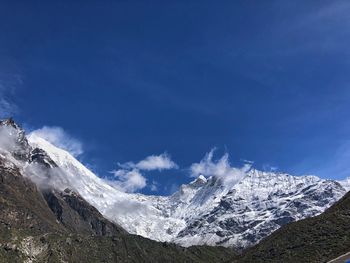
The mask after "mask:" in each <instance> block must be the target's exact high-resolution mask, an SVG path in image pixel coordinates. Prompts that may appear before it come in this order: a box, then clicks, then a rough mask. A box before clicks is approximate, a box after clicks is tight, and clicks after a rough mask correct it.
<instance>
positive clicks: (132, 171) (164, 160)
mask: <svg viewBox="0 0 350 263" xmlns="http://www.w3.org/2000/svg"><path fill="white" fill-rule="evenodd" d="M118 166H119V168H120V169H117V170H114V171H112V173H113V174H114V176H115V177H116V179H117V180H116V181H114V183H113V184H114V185H115V186H117V187H118V188H119V189H121V190H123V191H125V192H135V191H137V190H140V189H143V188H145V187H146V186H147V179H146V177H145V176H144V174H143V173H142V171H154V170H158V171H162V170H169V169H177V168H178V165H177V164H176V163H175V162H174V161H172V160H171V158H170V156H169V155H168V154H167V153H163V154H160V155H150V156H148V157H146V158H145V159H143V160H141V161H139V162H137V163H134V162H127V163H124V164H118ZM157 186H158V183H157V182H155V181H152V183H151V185H150V189H151V191H157V188H158V187H157Z"/></svg>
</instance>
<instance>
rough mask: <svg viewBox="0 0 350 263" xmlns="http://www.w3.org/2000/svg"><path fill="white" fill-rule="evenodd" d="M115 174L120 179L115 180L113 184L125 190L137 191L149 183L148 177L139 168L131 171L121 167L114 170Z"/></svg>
mask: <svg viewBox="0 0 350 263" xmlns="http://www.w3.org/2000/svg"><path fill="white" fill-rule="evenodd" d="M113 174H114V176H115V177H117V178H118V180H116V181H114V182H113V185H114V186H116V187H118V188H119V189H121V190H123V191H125V192H135V191H137V190H140V189H142V188H144V187H146V185H147V183H146V182H147V180H146V178H145V177H144V176H143V175H142V174H141V173H140V171H139V170H137V169H132V170H130V171H128V170H123V169H120V170H117V171H113Z"/></svg>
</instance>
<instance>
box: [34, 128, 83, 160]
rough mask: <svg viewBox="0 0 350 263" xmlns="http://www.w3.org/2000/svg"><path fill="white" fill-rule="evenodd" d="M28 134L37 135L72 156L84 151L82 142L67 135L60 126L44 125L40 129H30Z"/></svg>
mask: <svg viewBox="0 0 350 263" xmlns="http://www.w3.org/2000/svg"><path fill="white" fill-rule="evenodd" d="M29 136H38V137H40V138H43V139H45V140H47V141H48V142H50V143H52V144H53V145H55V146H57V147H59V148H62V149H64V150H66V151H68V152H69V153H71V154H72V155H73V156H74V157H78V156H79V155H81V154H82V153H83V152H84V151H83V144H82V143H81V142H80V141H79V140H78V139H76V138H74V137H72V136H71V135H69V134H68V133H67V132H66V131H65V130H64V129H62V128H61V127H57V126H53V127H49V126H44V127H42V128H40V129H37V130H34V131H32V132H31V133H30V134H29Z"/></svg>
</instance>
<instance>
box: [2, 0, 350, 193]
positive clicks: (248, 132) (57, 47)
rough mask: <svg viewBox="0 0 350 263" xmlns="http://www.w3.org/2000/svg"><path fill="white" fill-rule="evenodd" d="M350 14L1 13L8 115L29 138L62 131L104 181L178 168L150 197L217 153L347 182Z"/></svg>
mask: <svg viewBox="0 0 350 263" xmlns="http://www.w3.org/2000/svg"><path fill="white" fill-rule="evenodd" d="M70 2H74V3H70ZM349 12H350V3H349V2H348V1H307V3H306V1H280V0H279V1H240V2H239V1H221V2H220V3H218V2H215V1H172V3H170V2H169V1H114V2H112V1H60V3H54V1H51V3H50V1H46V3H43V1H2V2H1V4H0V32H1V37H0V38H1V41H0V96H1V101H0V110H1V113H2V115H3V116H6V115H13V116H14V117H15V118H16V120H18V122H20V123H22V124H23V125H24V126H25V127H27V128H28V129H30V130H34V129H40V128H42V127H43V126H48V127H61V128H62V129H63V130H64V134H65V136H66V137H67V134H68V135H69V136H70V137H69V138H70V139H73V140H75V142H78V144H79V147H81V152H80V155H79V158H80V159H81V160H83V161H84V162H85V163H87V164H89V165H90V166H91V167H92V169H94V170H95V171H96V172H97V173H98V174H99V175H101V176H113V174H111V173H109V171H113V170H116V169H118V163H120V164H125V163H127V162H130V161H131V162H133V163H134V165H136V164H137V163H138V162H139V161H141V160H143V159H145V158H146V157H147V156H150V155H160V154H163V153H167V154H166V156H167V157H169V158H171V160H172V161H173V162H174V163H176V165H177V169H163V170H161V171H158V170H157V169H154V170H144V171H143V172H142V174H143V176H144V177H145V178H147V186H145V187H144V188H142V189H139V190H140V191H142V192H144V193H154V192H153V191H152V190H151V186H150V185H151V182H153V181H154V182H156V184H157V191H155V192H156V193H159V194H168V193H170V192H171V191H172V190H171V189H174V188H176V186H178V185H179V184H181V183H186V182H188V181H190V180H192V179H191V178H190V176H189V175H190V172H189V169H188V168H189V167H190V166H191V164H193V163H196V162H199V161H200V160H201V159H202V158H203V157H204V155H205V154H206V153H207V152H209V151H210V150H211V149H212V148H213V147H216V148H217V151H216V156H217V158H220V157H221V155H223V154H224V153H226V152H227V153H228V154H229V156H230V161H231V163H232V165H237V166H240V165H242V163H243V161H242V160H251V161H254V166H255V167H257V168H258V169H267V170H269V169H271V168H272V167H273V168H277V169H278V170H279V171H286V172H289V173H293V174H317V175H319V176H321V177H323V178H335V179H339V178H344V177H345V176H350V168H349V164H348V163H349V161H348V160H349V159H350V138H349V137H350V136H349V134H350V133H349V132H350V131H349V130H350V119H349V116H350V106H349V105H350V104H349V101H350V87H349V83H350V74H349V73H350V72H349V69H350V65H349V63H350V48H349V47H350V26H349V25H350V16H349V15H348V14H349ZM134 167H135V166H134ZM119 168H120V167H119ZM129 168H130V167H129ZM153 190H154V189H153Z"/></svg>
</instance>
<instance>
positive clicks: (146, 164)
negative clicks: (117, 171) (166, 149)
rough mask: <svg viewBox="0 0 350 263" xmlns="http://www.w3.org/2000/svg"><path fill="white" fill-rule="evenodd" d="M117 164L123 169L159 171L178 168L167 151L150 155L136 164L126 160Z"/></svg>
mask: <svg viewBox="0 0 350 263" xmlns="http://www.w3.org/2000/svg"><path fill="white" fill-rule="evenodd" d="M118 165H119V166H120V167H121V168H124V169H138V170H144V171H153V170H159V171H161V170H168V169H177V168H178V165H177V164H176V163H175V162H173V161H172V160H171V158H170V156H169V155H168V154H167V153H163V154H160V155H150V156H148V157H146V158H145V159H144V160H142V161H139V162H138V163H136V164H135V163H133V162H127V163H124V164H118Z"/></svg>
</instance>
